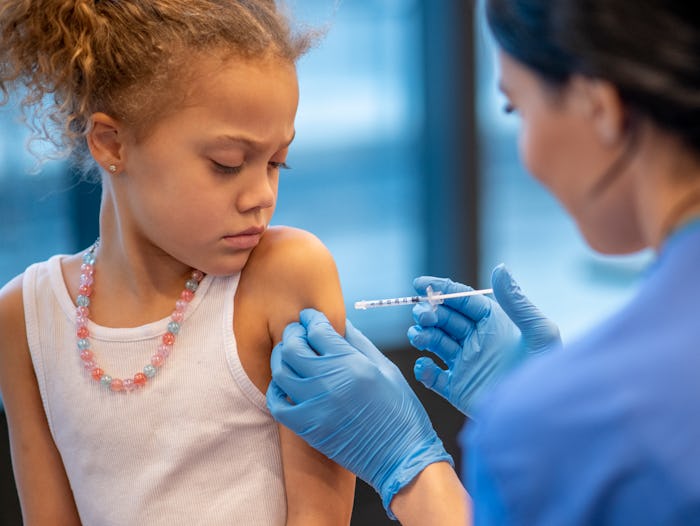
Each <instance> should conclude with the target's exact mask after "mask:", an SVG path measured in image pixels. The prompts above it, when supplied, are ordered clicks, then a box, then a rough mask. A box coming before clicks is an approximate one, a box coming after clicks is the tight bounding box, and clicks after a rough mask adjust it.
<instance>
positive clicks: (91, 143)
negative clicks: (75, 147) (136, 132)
mask: <svg viewBox="0 0 700 526" xmlns="http://www.w3.org/2000/svg"><path fill="white" fill-rule="evenodd" d="M91 121H92V125H91V127H90V131H89V132H88V134H87V137H86V139H87V146H88V148H89V149H90V153H91V154H92V158H93V159H95V161H97V164H99V165H100V166H101V167H102V168H103V169H104V170H105V171H107V172H108V173H110V174H118V173H121V172H122V170H123V169H124V161H125V147H124V139H125V132H124V127H123V126H122V124H121V123H120V122H119V121H117V120H116V119H114V118H112V117H110V116H109V115H107V114H106V113H101V112H97V113H93V114H92V117H91Z"/></svg>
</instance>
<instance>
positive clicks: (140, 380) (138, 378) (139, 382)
mask: <svg viewBox="0 0 700 526" xmlns="http://www.w3.org/2000/svg"><path fill="white" fill-rule="evenodd" d="M147 380H148V378H146V375H145V374H143V373H136V374H135V375H134V385H136V387H142V386H144V385H146V381H147Z"/></svg>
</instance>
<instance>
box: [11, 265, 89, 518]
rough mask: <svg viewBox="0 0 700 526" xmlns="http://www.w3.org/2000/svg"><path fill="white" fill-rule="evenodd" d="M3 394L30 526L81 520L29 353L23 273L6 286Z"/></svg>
mask: <svg viewBox="0 0 700 526" xmlns="http://www.w3.org/2000/svg"><path fill="white" fill-rule="evenodd" d="M0 338H2V346H0V395H1V396H2V400H3V404H4V405H5V413H6V415H7V421H8V425H9V429H10V446H11V449H12V465H13V468H14V473H15V480H16V483H17V490H18V492H19V499H20V504H21V506H22V516H23V519H24V525H25V526H44V525H46V526H73V525H77V526H79V525H80V519H79V517H78V510H77V509H76V507H75V501H74V500H73V493H72V492H71V488H70V485H69V483H68V478H67V477H66V472H65V469H64V467H63V462H62V461H61V456H60V455H59V453H58V450H57V449H56V445H55V444H54V441H53V438H52V437H51V432H50V430H49V424H48V421H47V420H46V414H45V413H44V407H43V404H42V402H41V396H40V394H39V386H38V384H37V381H36V376H35V375H34V367H33V366H32V360H31V357H30V355H29V346H28V344H27V335H26V329H25V323H24V306H23V304H22V276H18V277H17V278H15V279H14V280H12V281H11V282H10V283H8V284H7V285H5V287H3V288H2V290H0Z"/></svg>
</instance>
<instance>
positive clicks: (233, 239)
mask: <svg viewBox="0 0 700 526" xmlns="http://www.w3.org/2000/svg"><path fill="white" fill-rule="evenodd" d="M264 232H265V229H264V228H261V227H251V228H248V229H246V230H243V231H242V232H239V233H238V234H234V235H231V236H224V241H225V242H226V243H227V244H228V245H229V246H230V247H232V248H236V249H240V250H247V249H251V248H254V247H256V246H257V245H258V243H260V238H261V237H262V235H263V233H264Z"/></svg>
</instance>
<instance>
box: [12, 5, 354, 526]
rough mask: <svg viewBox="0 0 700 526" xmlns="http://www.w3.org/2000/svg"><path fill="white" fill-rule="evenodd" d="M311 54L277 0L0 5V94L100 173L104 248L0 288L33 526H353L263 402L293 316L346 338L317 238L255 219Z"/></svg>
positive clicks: (339, 474)
mask: <svg viewBox="0 0 700 526" xmlns="http://www.w3.org/2000/svg"><path fill="white" fill-rule="evenodd" d="M308 41H309V38H308V36H297V35H294V34H293V33H292V32H291V31H290V30H289V27H288V23H287V22H286V20H285V19H284V17H283V16H282V15H281V14H280V13H279V12H278V10H277V8H276V6H275V2H274V1H273V0H269V1H268V0H74V1H67V0H66V1H57V0H33V1H31V2H29V1H26V0H2V2H0V60H1V62H0V88H2V90H3V91H4V92H7V91H8V90H11V89H16V88H18V87H22V86H23V87H24V88H23V89H26V90H27V91H26V93H27V94H28V95H27V98H26V100H25V101H24V102H25V106H27V107H30V106H34V107H37V108H43V109H39V112H40V113H39V115H38V117H39V118H43V122H44V123H45V124H47V126H46V127H45V128H44V130H45V133H46V134H47V136H48V138H50V139H51V140H53V141H54V143H56V144H57V146H59V147H60V148H62V149H64V150H67V151H68V152H69V153H71V154H72V155H73V158H74V159H76V160H78V161H80V162H81V163H82V165H83V166H86V167H88V168H89V167H90V166H92V167H93V168H94V169H95V170H96V171H99V173H100V174H101V180H102V203H101V211H100V238H99V240H96V241H95V243H94V244H93V245H92V246H91V247H88V248H87V249H86V250H84V251H83V252H81V253H79V254H74V255H57V256H54V257H52V258H51V259H49V260H48V261H45V262H43V263H38V264H35V265H32V266H31V267H29V268H28V269H27V270H26V271H25V272H24V274H23V275H21V276H18V277H17V278H15V279H14V280H12V281H11V282H10V283H8V284H7V285H6V286H5V287H4V288H3V289H2V290H1V291H0V334H2V352H0V390H1V392H0V394H1V395H2V399H3V402H4V404H5V410H6V412H7V417H8V421H9V425H10V439H11V443H12V455H13V464H14V470H15V475H16V481H17V486H18V490H19V495H20V501H21V504H22V513H23V516H24V521H25V524H27V525H37V524H38V525H44V524H50V525H52V526H55V525H73V524H83V525H86V526H89V525H98V526H107V525H126V524H144V525H146V524H147V525H172V524H198V525H199V524H201V525H206V526H216V525H224V524H227V525H228V524H236V525H255V526H257V525H277V524H303V525H305V526H309V525H316V524H328V525H333V526H336V525H340V524H347V523H348V522H349V517H350V513H351V508H352V500H353V492H354V478H353V477H352V475H350V474H349V473H348V472H346V471H344V470H343V469H341V468H339V467H338V466H337V465H336V464H334V463H332V462H331V461H329V460H328V459H327V458H325V457H323V456H321V455H320V454H319V453H317V452H315V451H314V450H312V449H311V448H309V447H308V446H307V445H306V444H305V443H304V442H303V441H302V440H301V439H299V438H297V437H296V435H294V434H293V433H291V432H290V431H288V430H286V429H284V428H279V429H278V428H277V425H276V424H275V423H274V421H273V420H272V418H271V417H270V415H269V413H268V411H267V409H266V406H265V397H264V395H263V393H264V392H265V390H266V387H267V384H268V381H269V377H270V370H269V356H270V352H271V349H272V346H273V344H274V343H275V342H277V341H279V340H280V339H281V335H282V331H283V328H284V327H285V326H286V325H287V324H288V323H289V322H291V321H293V320H295V319H297V316H298V312H299V311H300V309H301V308H303V307H315V308H318V309H322V310H323V311H324V312H326V313H328V315H329V319H330V320H331V322H332V323H333V325H334V326H335V327H336V329H338V330H341V331H342V330H343V329H344V319H345V312H344V308H343V302H342V298H341V291H340V285H339V281H338V277H337V272H336V269H335V265H334V263H333V261H332V258H331V257H330V255H329V253H328V251H327V250H326V249H325V247H323V246H322V244H321V243H320V242H319V241H318V240H317V239H316V238H315V237H313V236H312V235H311V234H308V233H305V232H303V231H300V230H295V229H292V228H281V227H280V228H268V224H269V222H270V218H271V216H272V213H273V211H274V208H275V204H276V199H277V183H278V177H279V172H280V170H281V169H284V168H286V165H285V160H286V157H287V150H288V148H289V146H290V143H291V142H292V140H293V138H294V119H295V114H296V109H297V101H298V92H297V78H296V73H295V61H296V59H297V58H298V57H299V56H300V55H301V54H302V53H303V52H304V51H305V50H306V48H307V47H308ZM47 101H49V102H52V103H53V104H51V105H49V106H43V107H42V106H41V105H40V104H41V103H44V104H46V103H47ZM55 124H59V126H58V127H57V126H55Z"/></svg>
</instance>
